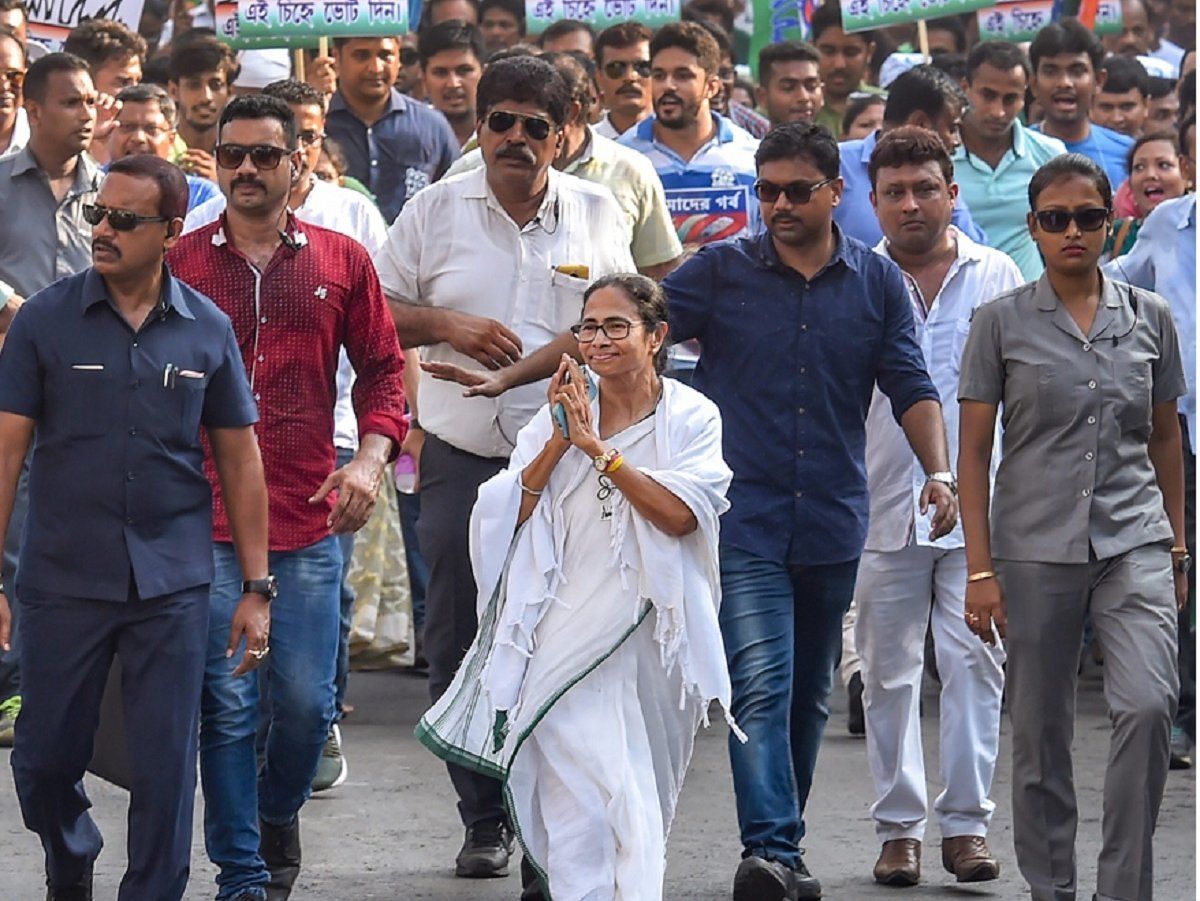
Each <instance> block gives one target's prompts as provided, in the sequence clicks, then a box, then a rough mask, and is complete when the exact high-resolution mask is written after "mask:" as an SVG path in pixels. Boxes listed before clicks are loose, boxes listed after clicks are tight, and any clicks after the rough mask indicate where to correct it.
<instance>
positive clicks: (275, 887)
mask: <svg viewBox="0 0 1200 901" xmlns="http://www.w3.org/2000/svg"><path fill="white" fill-rule="evenodd" d="M258 836H259V838H258V853H259V854H261V855H262V859H263V863H265V864H266V865H267V872H268V873H270V874H271V878H270V881H269V882H267V901H287V899H288V898H289V897H291V894H292V886H293V885H295V884H296V877H297V876H299V875H300V816H299V815H298V814H297V815H296V816H295V817H293V819H292V821H291V822H290V823H289V824H287V825H286V826H276V825H274V824H273V823H268V822H267V821H266V820H264V819H262V818H259V821H258Z"/></svg>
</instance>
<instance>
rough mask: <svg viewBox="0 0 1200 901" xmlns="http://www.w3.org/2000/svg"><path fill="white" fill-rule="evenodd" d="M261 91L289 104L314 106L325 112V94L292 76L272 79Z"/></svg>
mask: <svg viewBox="0 0 1200 901" xmlns="http://www.w3.org/2000/svg"><path fill="white" fill-rule="evenodd" d="M262 93H263V94H264V95H265V96H267V97H276V98H278V99H279V100H282V101H283V102H284V103H287V104H289V105H291V106H315V107H318V108H319V109H320V110H321V114H322V115H324V113H325V95H324V94H322V93H321V92H320V91H318V90H317V89H316V88H314V87H313V86H312V85H310V84H309V83H308V82H306V81H297V80H296V79H294V78H281V79H280V80H279V81H273V82H271V83H270V84H269V85H267V86H266V87H265V88H263V89H262Z"/></svg>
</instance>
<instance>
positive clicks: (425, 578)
mask: <svg viewBox="0 0 1200 901" xmlns="http://www.w3.org/2000/svg"><path fill="white" fill-rule="evenodd" d="M396 499H397V501H398V502H399V504H400V534H401V535H402V536H403V538H404V561H405V562H406V563H407V564H408V584H409V587H410V588H411V589H412V609H413V629H414V630H415V631H416V633H417V635H418V636H419V635H420V634H421V627H422V626H424V625H425V586H427V585H428V584H429V564H427V563H426V562H425V558H424V557H423V556H421V546H420V545H419V544H417V517H419V516H420V515H421V494H420V492H417V493H416V494H405V493H404V492H403V491H397V492H396Z"/></svg>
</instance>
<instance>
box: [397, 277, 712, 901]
mask: <svg viewBox="0 0 1200 901" xmlns="http://www.w3.org/2000/svg"><path fill="white" fill-rule="evenodd" d="M666 316H667V306H666V299H665V297H664V295H663V293H662V289H661V288H659V287H658V285H657V284H655V283H654V282H653V281H651V280H650V279H648V278H645V277H643V276H640V275H615V276H608V277H606V278H602V279H600V280H599V281H597V282H595V283H594V284H593V285H592V286H591V287H590V288H589V289H588V291H587V293H586V294H585V298H584V308H583V318H582V319H581V321H580V322H579V324H578V325H576V326H575V328H574V332H575V335H576V337H577V339H578V341H579V349H580V352H581V355H582V357H583V359H584V360H585V361H586V363H587V366H588V370H589V371H590V374H586V373H585V371H584V370H583V369H582V368H581V367H580V366H579V365H578V364H576V363H575V362H574V361H573V360H569V359H567V358H566V357H564V359H563V361H562V364H561V365H560V366H559V368H558V371H557V373H556V374H555V375H554V377H553V378H552V379H551V381H550V387H549V391H548V401H549V402H548V404H547V405H546V407H545V408H543V410H542V411H541V412H539V413H538V415H537V416H535V417H534V419H533V421H532V422H531V423H530V424H529V425H528V426H527V427H526V428H525V429H523V430H522V431H521V433H520V435H519V437H518V439H517V447H516V451H515V452H514V454H513V457H512V461H511V463H510V465H509V467H508V469H507V470H506V471H504V472H502V473H500V474H499V475H497V476H496V477H495V478H493V479H492V480H491V481H489V482H487V483H485V484H484V485H483V487H482V488H481V489H480V492H479V500H478V503H477V504H476V506H475V510H474V512H473V514H472V518H471V554H472V564H473V566H474V569H475V578H476V582H477V584H478V585H479V587H480V597H479V611H480V615H479V624H480V625H479V633H478V635H477V637H476V640H475V643H474V645H473V646H472V648H471V650H470V651H469V652H468V654H467V657H466V659H465V661H464V662H463V665H462V667H461V668H460V670H459V672H458V674H457V676H456V677H455V681H454V684H453V685H452V686H451V688H450V690H449V691H447V692H446V694H445V696H443V698H442V700H441V701H439V702H438V703H437V704H436V705H435V706H434V707H433V709H432V710H430V711H429V712H428V713H427V714H426V715H425V717H424V718H423V719H422V721H421V724H420V726H419V727H418V735H419V736H420V737H421V739H422V741H424V742H425V744H426V745H427V746H429V747H430V748H431V749H432V750H434V752H435V753H438V754H439V755H441V756H443V757H445V758H446V759H452V760H454V761H456V762H458V763H461V764H463V765H465V766H472V767H475V768H476V769H478V770H480V771H481V772H486V773H488V774H490V775H493V776H496V777H498V778H501V779H504V780H506V794H507V799H508V803H509V809H510V810H511V811H512V814H513V817H514V823H513V826H514V829H515V831H516V834H517V835H518V836H519V838H520V841H521V844H522V846H523V848H524V850H525V861H524V863H523V867H522V869H523V876H524V877H525V884H526V893H525V895H524V896H523V897H525V898H541V897H543V895H542V892H543V891H544V892H545V893H546V896H547V897H549V896H551V895H552V897H553V898H554V899H555V901H582V899H601V898H604V899H627V901H652V899H660V898H662V891H663V875H664V867H665V859H666V836H667V831H668V830H669V828H670V825H671V820H672V817H673V815H674V812H675V802H676V799H677V797H678V794H679V790H680V787H681V785H682V782H683V775H684V771H685V770H686V768H687V764H688V760H689V758H690V756H691V751H692V742H693V739H694V736H695V732H696V729H697V728H698V726H699V725H700V723H701V722H702V721H703V720H704V719H705V711H706V710H707V707H708V703H709V701H710V700H712V699H714V698H716V699H717V700H719V701H720V702H721V704H722V705H723V706H725V708H726V709H728V705H729V694H730V685H729V675H728V671H727V670H726V666H725V656H724V652H723V650H722V643H721V636H720V631H719V628H718V624H717V607H718V603H719V598H720V587H719V586H720V582H719V578H718V570H717V528H718V523H717V520H718V517H719V516H720V514H721V513H722V512H723V511H724V510H725V509H726V508H727V507H728V503H727V502H726V500H725V492H726V489H727V488H728V486H729V481H730V478H731V474H730V471H729V469H728V467H726V465H725V462H724V459H723V458H722V455H721V421H720V416H719V414H718V412H717V408H716V407H715V406H714V405H713V404H712V402H711V401H709V400H707V399H706V398H704V397H703V396H702V395H701V394H699V393H698V392H696V391H694V390H692V389H691V388H688V387H686V386H684V385H682V384H680V383H678V382H675V381H673V380H671V379H664V378H662V376H661V375H660V373H661V371H662V364H663V362H664V357H665V347H664V342H665V341H666V335H667V322H666ZM592 376H594V377H595V379H596V382H597V383H598V384H597V387H598V392H596V394H595V397H594V398H593V397H592V396H590V392H589V384H590V379H591V377H592ZM559 411H561V412H559ZM556 415H557V419H556ZM564 427H565V435H566V437H564Z"/></svg>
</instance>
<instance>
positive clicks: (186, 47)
mask: <svg viewBox="0 0 1200 901" xmlns="http://www.w3.org/2000/svg"><path fill="white" fill-rule="evenodd" d="M240 71H241V66H240V65H239V64H238V61H237V56H235V55H234V52H233V51H232V50H230V49H229V45H227V44H222V43H221V42H220V41H218V40H217V39H216V38H215V37H207V36H206V37H203V38H200V39H198V40H195V41H190V42H188V43H186V44H183V45H182V46H180V45H178V44H177V45H176V46H175V47H174V48H173V49H172V50H171V63H170V65H169V66H168V67H167V78H168V79H169V80H171V81H174V82H178V81H179V80H180V79H183V78H190V77H192V76H194V75H203V74H205V73H206V72H223V73H224V74H225V80H226V81H227V82H229V83H230V84H233V83H234V82H235V81H236V80H237V77H238V73H239V72H240Z"/></svg>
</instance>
